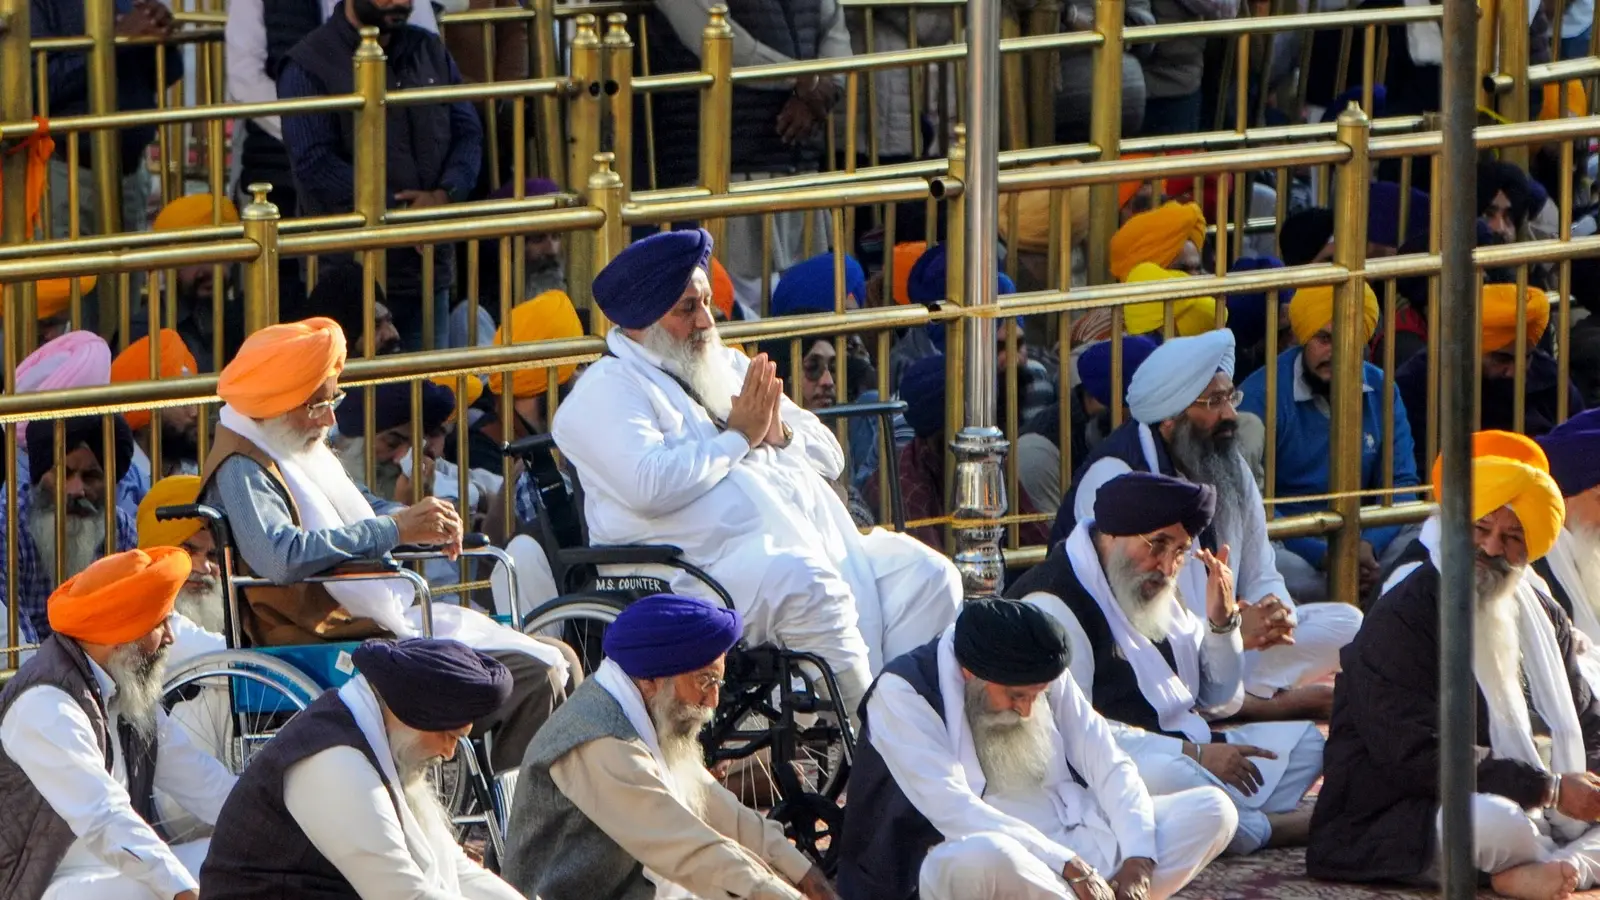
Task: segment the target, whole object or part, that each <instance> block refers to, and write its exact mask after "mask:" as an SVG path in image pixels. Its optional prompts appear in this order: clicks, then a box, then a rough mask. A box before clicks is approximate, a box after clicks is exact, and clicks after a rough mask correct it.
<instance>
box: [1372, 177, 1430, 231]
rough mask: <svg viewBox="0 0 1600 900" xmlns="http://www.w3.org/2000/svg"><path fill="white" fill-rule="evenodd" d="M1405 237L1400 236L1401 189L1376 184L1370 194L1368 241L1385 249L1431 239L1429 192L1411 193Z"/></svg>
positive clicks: (1374, 183) (1390, 183)
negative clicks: (1429, 230)
mask: <svg viewBox="0 0 1600 900" xmlns="http://www.w3.org/2000/svg"><path fill="white" fill-rule="evenodd" d="M1406 209H1407V213H1406V233H1405V234H1404V235H1403V236H1402V235H1401V234H1400V185H1398V184H1395V183H1394V182H1392V181H1374V182H1373V183H1372V185H1371V187H1370V188H1368V191H1367V240H1368V241H1370V242H1372V243H1374V244H1382V245H1383V246H1385V247H1402V246H1405V245H1406V244H1414V243H1416V242H1417V241H1426V240H1427V239H1428V217H1429V216H1430V215H1431V214H1432V212H1433V210H1432V207H1431V205H1430V204H1429V201H1428V192H1427V191H1419V190H1417V189H1416V188H1412V189H1411V195H1410V197H1409V198H1408V200H1407V203H1406Z"/></svg>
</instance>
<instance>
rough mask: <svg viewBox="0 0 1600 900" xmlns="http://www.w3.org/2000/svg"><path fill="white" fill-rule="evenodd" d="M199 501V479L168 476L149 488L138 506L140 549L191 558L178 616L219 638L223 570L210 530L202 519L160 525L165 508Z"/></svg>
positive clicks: (173, 521)
mask: <svg viewBox="0 0 1600 900" xmlns="http://www.w3.org/2000/svg"><path fill="white" fill-rule="evenodd" d="M199 499H200V476H198V475H168V476H167V477H166V478H163V479H161V480H160V481H157V482H156V483H155V484H153V485H151V486H150V492H149V493H147V494H145V495H144V500H143V501H141V502H140V503H139V515H138V522H139V549H141V550H150V549H153V548H155V547H178V548H181V549H182V550H184V552H186V553H188V554H189V577H188V579H187V580H186V581H185V582H184V583H183V588H182V589H181V590H179V591H178V596H177V599H176V601H175V602H176V612H178V613H179V614H181V615H182V616H183V617H185V618H186V619H188V620H189V621H190V622H193V623H194V624H195V625H197V626H199V627H200V628H203V629H205V630H206V631H209V632H211V633H213V634H217V635H220V634H222V633H223V631H224V630H225V629H224V616H223V610H222V604H223V595H222V569H221V567H220V566H219V565H218V554H217V545H216V541H215V540H214V539H213V538H212V536H211V529H209V528H207V527H205V522H203V521H201V520H199V519H171V520H168V521H165V522H163V521H160V520H158V519H157V518H156V510H158V509H160V508H162V507H163V506H187V505H188V504H191V503H195V502H198V501H199Z"/></svg>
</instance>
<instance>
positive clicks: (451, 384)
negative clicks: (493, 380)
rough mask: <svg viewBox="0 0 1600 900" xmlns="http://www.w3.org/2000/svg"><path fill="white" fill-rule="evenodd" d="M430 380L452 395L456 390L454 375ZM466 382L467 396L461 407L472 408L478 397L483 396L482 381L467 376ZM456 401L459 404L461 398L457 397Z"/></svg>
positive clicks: (476, 377) (474, 376)
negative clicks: (446, 389)
mask: <svg viewBox="0 0 1600 900" xmlns="http://www.w3.org/2000/svg"><path fill="white" fill-rule="evenodd" d="M430 380H431V381H432V382H433V383H434V384H437V385H439V386H440V387H446V388H449V389H450V392H451V393H452V394H453V393H455V390H456V379H455V376H454V375H440V376H438V377H437V378H433V379H430ZM466 382H467V396H466V398H465V399H466V402H465V403H462V404H461V405H462V406H469V407H470V406H473V405H474V404H476V403H477V402H478V398H479V397H482V396H483V379H482V378H479V377H478V376H476V375H468V376H467V378H466ZM456 399H457V401H458V402H459V401H460V400H461V399H462V398H460V397H457V398H456Z"/></svg>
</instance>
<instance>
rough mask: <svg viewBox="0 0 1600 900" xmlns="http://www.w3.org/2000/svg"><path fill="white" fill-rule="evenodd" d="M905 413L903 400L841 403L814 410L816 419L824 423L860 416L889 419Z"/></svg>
mask: <svg viewBox="0 0 1600 900" xmlns="http://www.w3.org/2000/svg"><path fill="white" fill-rule="evenodd" d="M905 411H906V402H905V401H904V400H882V401H877V402H873V403H842V404H840V405H838V406H830V407H828V408H827V409H819V410H816V412H815V415H816V417H817V418H819V419H821V420H823V421H824V422H826V421H829V420H831V419H855V418H860V417H862V416H877V417H878V418H880V419H890V418H893V417H894V416H897V415H899V414H901V413H903V412H905Z"/></svg>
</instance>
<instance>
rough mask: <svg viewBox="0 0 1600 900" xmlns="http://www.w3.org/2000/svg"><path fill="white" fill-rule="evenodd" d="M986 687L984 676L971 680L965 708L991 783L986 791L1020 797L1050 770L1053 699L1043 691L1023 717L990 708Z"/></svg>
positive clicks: (1041, 782)
mask: <svg viewBox="0 0 1600 900" xmlns="http://www.w3.org/2000/svg"><path fill="white" fill-rule="evenodd" d="M983 686H984V682H983V681H982V680H981V679H978V678H971V679H968V681H967V685H966V696H965V699H964V707H965V709H966V715H967V725H968V727H970V728H971V729H972V749H973V751H974V752H975V753H976V754H977V756H978V767H979V768H981V769H983V777H984V778H986V779H987V780H988V782H989V784H988V787H987V788H986V791H985V792H986V793H989V792H992V793H999V794H1009V795H1012V796H1017V795H1020V794H1024V793H1030V792H1036V791H1038V790H1039V789H1040V788H1041V787H1042V786H1043V785H1044V779H1045V776H1046V775H1048V774H1049V772H1050V754H1051V752H1052V741H1051V740H1050V731H1049V729H1048V728H1046V727H1045V722H1046V721H1047V720H1048V719H1049V718H1050V715H1051V713H1050V700H1049V698H1048V697H1046V696H1045V695H1044V694H1040V695H1039V697H1038V699H1036V700H1034V701H1033V708H1032V709H1030V710H1028V716H1027V718H1023V717H1022V715H1020V714H1019V713H1017V712H1015V711H1014V710H1009V709H1007V710H992V709H990V708H989V698H988V696H987V695H986V694H985V693H984V689H983Z"/></svg>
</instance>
